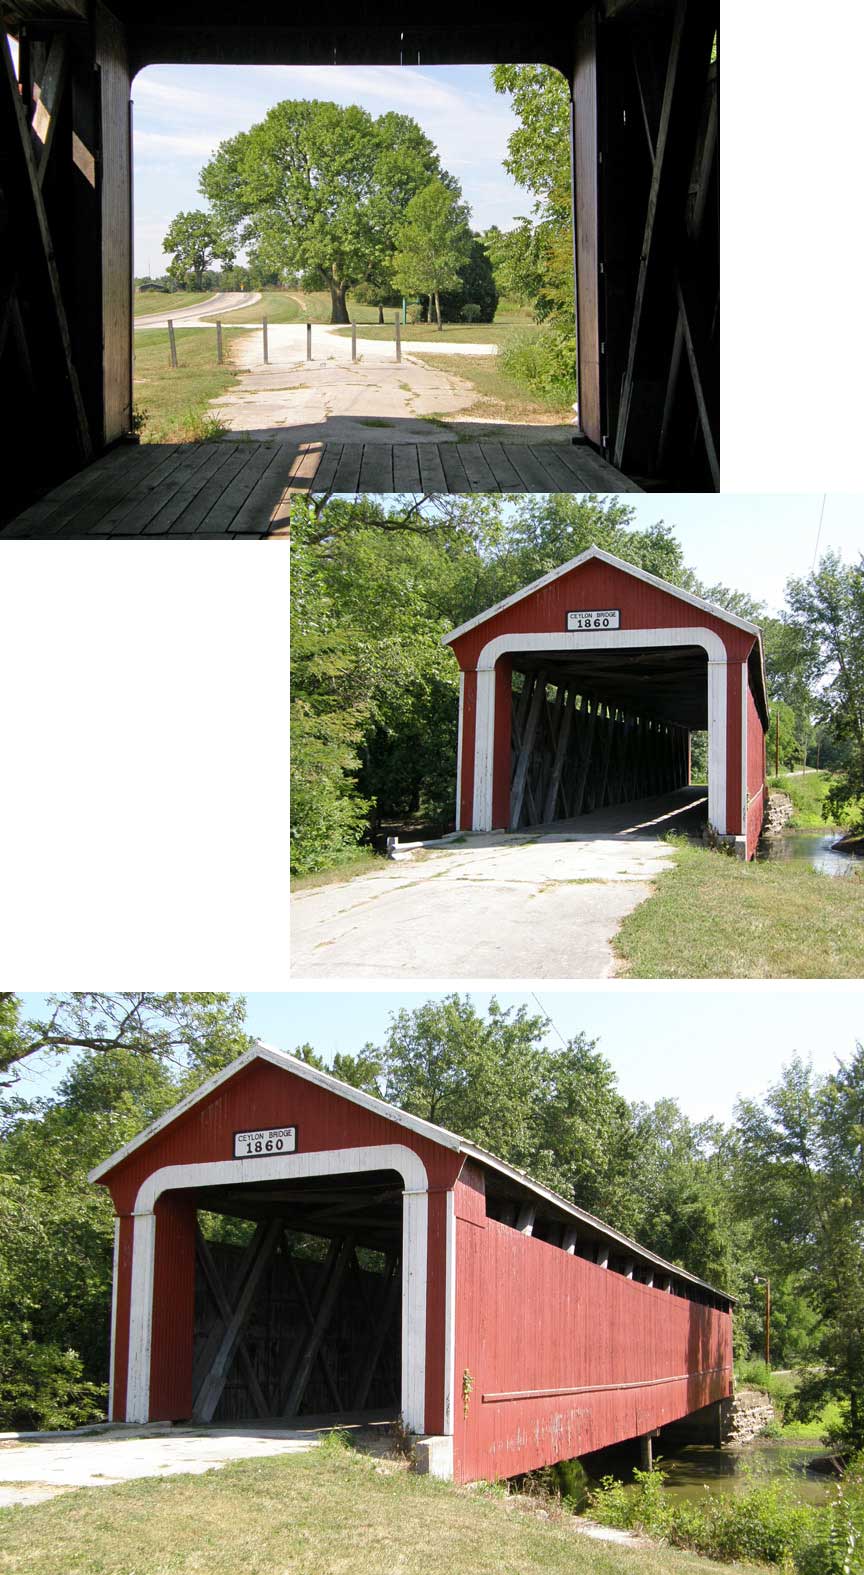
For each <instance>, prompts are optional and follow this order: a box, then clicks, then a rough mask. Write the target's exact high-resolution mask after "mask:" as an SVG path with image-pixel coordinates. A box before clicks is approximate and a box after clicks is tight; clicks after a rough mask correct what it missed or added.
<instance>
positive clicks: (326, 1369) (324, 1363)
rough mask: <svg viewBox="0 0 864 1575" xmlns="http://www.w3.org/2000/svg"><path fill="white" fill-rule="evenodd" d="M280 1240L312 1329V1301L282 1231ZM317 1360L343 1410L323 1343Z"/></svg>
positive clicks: (298, 1295) (308, 1325)
mask: <svg viewBox="0 0 864 1575" xmlns="http://www.w3.org/2000/svg"><path fill="white" fill-rule="evenodd" d="M282 1241H283V1247H282V1255H283V1257H284V1259H285V1261H286V1262H287V1264H288V1268H289V1270H290V1273H291V1276H292V1278H293V1280H294V1285H295V1288H296V1291H297V1298H298V1300H299V1302H300V1306H301V1307H302V1309H303V1316H304V1318H305V1319H306V1327H307V1329H309V1330H311V1329H314V1327H315V1313H314V1312H313V1310H312V1303H311V1302H310V1300H309V1296H308V1294H307V1291H306V1287H305V1285H304V1284H303V1276H302V1274H301V1273H300V1270H299V1269H298V1267H297V1259H296V1258H295V1256H294V1253H293V1252H292V1251H291V1248H290V1245H289V1243H288V1240H287V1237H286V1236H285V1234H284V1232H283V1237H282ZM318 1360H319V1363H320V1365H321V1368H322V1370H323V1373H324V1378H325V1381H326V1384H327V1388H328V1389H329V1390H330V1398H331V1400H332V1401H333V1404H334V1405H335V1407H336V1410H337V1411H341V1410H343V1405H342V1396H341V1394H340V1392H339V1386H338V1384H337V1382H336V1374H335V1373H334V1371H333V1364H332V1362H331V1361H330V1358H329V1356H328V1355H327V1352H326V1351H325V1349H324V1347H323V1345H322V1346H319V1348H318Z"/></svg>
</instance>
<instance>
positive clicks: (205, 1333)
mask: <svg viewBox="0 0 864 1575" xmlns="http://www.w3.org/2000/svg"><path fill="white" fill-rule="evenodd" d="M91 1180H93V1181H99V1182H101V1183H102V1184H104V1185H105V1186H107V1187H108V1188H109V1190H110V1192H111V1196H112V1198H113V1201H114V1207H115V1210H116V1215H117V1223H116V1234H115V1259H114V1298H113V1323H112V1341H111V1353H112V1354H111V1383H110V1395H111V1402H110V1406H111V1415H112V1416H113V1418H114V1419H115V1420H126V1421H129V1422H147V1421H157V1420H180V1419H186V1418H190V1417H194V1418H197V1419H198V1420H199V1421H201V1422H205V1423H206V1422H215V1423H220V1424H225V1423H227V1422H231V1421H236V1420H239V1419H246V1420H247V1421H248V1420H249V1419H255V1418H258V1419H262V1420H263V1419H264V1418H268V1419H270V1421H271V1425H272V1419H273V1418H281V1419H291V1420H292V1421H293V1420H294V1419H296V1418H306V1419H310V1418H312V1417H316V1418H318V1417H322V1416H324V1415H326V1416H327V1417H328V1419H329V1420H339V1419H343V1420H346V1419H349V1418H353V1419H357V1418H361V1417H365V1418H368V1417H371V1416H377V1417H379V1418H394V1417H396V1416H399V1415H401V1416H402V1418H403V1419H404V1422H405V1424H406V1426H407V1427H408V1428H409V1429H410V1430H411V1431H412V1432H413V1433H415V1434H417V1435H418V1436H419V1437H420V1438H422V1439H424V1440H426V1442H425V1444H424V1446H423V1447H422V1448H421V1450H420V1454H421V1457H422V1456H424V1455H425V1457H426V1459H427V1461H428V1465H429V1468H430V1469H431V1470H433V1471H434V1472H435V1473H436V1474H438V1475H441V1476H446V1477H451V1476H452V1477H454V1478H456V1479H457V1480H458V1481H470V1480H473V1479H477V1478H501V1477H507V1476H513V1475H515V1474H517V1473H520V1472H523V1471H529V1470H531V1469H533V1468H535V1467H538V1466H541V1465H544V1464H548V1463H551V1462H553V1461H556V1460H560V1459H565V1458H570V1457H572V1456H577V1455H583V1454H586V1453H589V1452H590V1451H592V1450H595V1449H599V1448H602V1447H605V1446H606V1445H609V1444H613V1443H616V1442H620V1441H623V1440H625V1439H630V1438H636V1437H643V1438H644V1437H645V1436H646V1435H648V1436H650V1435H651V1434H652V1433H653V1432H654V1431H655V1430H656V1429H658V1428H660V1427H661V1426H663V1425H664V1424H666V1423H669V1422H673V1421H676V1420H679V1419H681V1418H683V1417H685V1416H687V1415H688V1414H689V1413H691V1412H693V1411H695V1410H697V1409H699V1408H701V1407H704V1406H708V1405H711V1404H713V1403H714V1402H718V1401H720V1400H722V1399H724V1398H725V1397H726V1396H728V1395H729V1394H730V1392H731V1383H732V1318H731V1306H732V1302H731V1298H730V1297H728V1296H726V1295H724V1294H723V1293H722V1292H719V1291H716V1290H714V1289H712V1288H711V1287H710V1286H708V1285H706V1284H704V1283H703V1282H702V1281H700V1280H698V1279H697V1278H696V1277H695V1276H694V1275H692V1274H689V1273H687V1271H686V1270H684V1269H681V1268H678V1267H676V1266H675V1265H674V1264H670V1263H666V1262H664V1260H663V1259H661V1258H659V1257H657V1256H656V1254H654V1253H652V1252H649V1251H648V1250H647V1249H646V1248H644V1247H641V1246H639V1245H638V1243H636V1242H633V1241H630V1240H628V1239H627V1238H626V1237H625V1236H622V1235H621V1234H620V1233H619V1232H617V1231H615V1230H612V1229H611V1228H610V1227H609V1226H607V1225H604V1224H603V1223H602V1221H600V1220H598V1219H595V1218H594V1217H593V1216H592V1215H590V1214H587V1213H585V1212H584V1211H583V1210H581V1209H579V1208H577V1207H576V1206H575V1205H574V1204H572V1203H568V1202H567V1201H566V1200H565V1199H564V1198H562V1197H559V1196H558V1195H557V1194H556V1193H554V1192H552V1191H550V1190H549V1189H548V1188H546V1187H543V1186H539V1185H538V1184H537V1183H536V1182H534V1181H532V1180H531V1179H530V1177H528V1176H526V1175H525V1174H524V1173H523V1172H521V1171H519V1170H516V1169H514V1168H513V1167H512V1166H511V1165H507V1164H504V1163H503V1162H502V1161H501V1160H499V1159H496V1158H495V1157H494V1156H493V1155H491V1154H487V1153H486V1152H485V1151H484V1150H483V1149H480V1148H478V1147H477V1146H476V1145H475V1144H473V1143H470V1142H467V1141H466V1140H465V1139H463V1138H460V1137H457V1136H456V1135H455V1134H454V1133H452V1132H448V1131H446V1130H445V1129H444V1128H442V1127H437V1126H433V1125H432V1124H431V1123H429V1122H427V1121H422V1120H419V1119H418V1118H417V1117H414V1116H410V1115H406V1114H405V1113H404V1112H403V1111H401V1110H398V1109H396V1108H395V1107H393V1106H391V1105H388V1104H385V1103H384V1102H383V1101H381V1100H379V1099H376V1098H373V1097H371V1096H370V1095H368V1094H366V1093H362V1092H360V1091H358V1090H357V1089H355V1088H352V1087H349V1086H348V1085H347V1084H345V1083H341V1082H339V1081H337V1079H335V1078H333V1077H330V1076H328V1075H327V1074H325V1073H322V1072H319V1071H317V1070H315V1069H314V1068H312V1067H309V1066H307V1065H306V1064H305V1063H304V1062H301V1061H298V1060H295V1059H294V1058H293V1057H291V1056H288V1055H284V1054H282V1053H281V1052H279V1051H276V1050H271V1049H269V1048H267V1047H265V1046H263V1045H258V1046H256V1047H255V1048H254V1049H252V1050H250V1051H249V1052H248V1053H247V1054H246V1055H244V1056H242V1057H241V1058H240V1059H239V1060H237V1061H235V1062H233V1063H232V1064H231V1065H230V1066H229V1067H227V1068H226V1069H225V1070H224V1071H222V1072H220V1073H218V1074H217V1075H216V1076H215V1077H212V1078H211V1079H210V1080H209V1081H208V1082H207V1083H205V1084H204V1085H203V1087H201V1088H200V1089H198V1090H197V1092H196V1093H194V1094H192V1095H190V1096H189V1097H188V1098H187V1099H185V1100H184V1101H183V1102H182V1103H181V1104H179V1105H177V1106H176V1107H175V1108H174V1109H173V1110H171V1111H169V1112H168V1113H167V1114H166V1115H164V1116H162V1117H161V1118H160V1119H159V1120H158V1121H156V1122H154V1123H153V1125H152V1126H150V1127H148V1128H147V1130H146V1131H145V1132H142V1133H141V1134H140V1136H139V1137H137V1138H135V1139H133V1141H132V1142H131V1143H128V1144H127V1145H126V1147H125V1148H123V1149H121V1150H120V1151H119V1152H118V1153H116V1154H114V1155H112V1156H111V1158H110V1159H107V1160H106V1161H105V1162H104V1164H102V1165H99V1166H98V1167H97V1168H96V1169H95V1170H94V1171H93V1172H92V1174H91ZM202 1211H207V1214H208V1215H213V1214H218V1215H222V1216H227V1217H229V1218H230V1219H231V1220H232V1222H233V1223H232V1227H231V1233H230V1234H231V1238H232V1239H231V1241H224V1240H220V1241H216V1240H214V1239H213V1237H214V1233H213V1232H212V1230H211V1231H209V1232H208V1230H207V1228H206V1220H205V1221H204V1224H205V1229H203V1230H202V1220H201V1212H202ZM225 1234H226V1233H225V1232H222V1235H223V1236H224V1235H225Z"/></svg>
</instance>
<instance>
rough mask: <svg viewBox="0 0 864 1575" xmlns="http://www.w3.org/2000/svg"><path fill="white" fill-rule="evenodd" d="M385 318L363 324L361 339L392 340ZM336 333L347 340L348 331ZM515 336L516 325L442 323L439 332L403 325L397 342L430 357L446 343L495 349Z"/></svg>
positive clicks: (428, 325)
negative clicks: (422, 348)
mask: <svg viewBox="0 0 864 1575" xmlns="http://www.w3.org/2000/svg"><path fill="white" fill-rule="evenodd" d="M389 317H390V314H389V312H388V321H387V322H386V323H384V324H379V323H371V324H368V325H367V324H363V325H362V328H363V338H364V339H386V340H388V341H389V340H391V339H393V338H394V335H395V330H394V327H393V323H392V322H391V321H390V320H389ZM358 322H359V319H358ZM336 332H337V334H339V336H340V337H341V338H346V339H348V338H350V337H351V329H350V328H337V330H336ZM518 332H520V329H519V325H518V324H517V323H506V322H505V323H499V322H495V323H444V325H443V327H442V328H441V330H440V332H439V330H438V328H437V327H436V325H435V324H434V323H403V324H402V329H401V338H402V341H403V343H405V344H426V345H428V346H429V350H430V354H434V350H435V345H436V344H442V343H444V344H446V343H447V341H448V340H451V341H452V342H453V343H454V344H463V345H499V344H502V343H503V342H504V341H505V340H506V339H507V338H508V336H511V335H512V334H514V333H518Z"/></svg>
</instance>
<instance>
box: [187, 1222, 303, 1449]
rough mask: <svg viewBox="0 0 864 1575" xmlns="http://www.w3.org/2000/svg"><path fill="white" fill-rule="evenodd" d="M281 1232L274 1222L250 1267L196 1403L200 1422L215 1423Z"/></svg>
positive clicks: (195, 1411) (280, 1228) (195, 1407)
mask: <svg viewBox="0 0 864 1575" xmlns="http://www.w3.org/2000/svg"><path fill="white" fill-rule="evenodd" d="M281 1231H282V1223H281V1221H280V1220H271V1221H270V1224H269V1225H267V1226H266V1227H265V1229H264V1233H263V1235H262V1237H261V1241H260V1245H259V1248H258V1252H257V1255H256V1256H255V1258H254V1259H253V1261H252V1263H251V1265H250V1268H249V1273H248V1274H247V1276H246V1280H245V1283H244V1285H243V1288H242V1290H241V1291H240V1295H239V1296H238V1298H237V1301H236V1304H235V1306H234V1309H233V1311H232V1313H231V1317H230V1319H229V1321H228V1323H227V1324H226V1325H225V1327H224V1329H223V1332H222V1338H221V1339H220V1341H219V1346H218V1349H217V1351H216V1355H215V1357H214V1359H213V1364H212V1366H211V1368H210V1371H209V1372H208V1373H207V1376H206V1377H205V1379H204V1381H203V1383H202V1385H201V1388H200V1389H199V1391H198V1394H197V1395H196V1396H195V1399H194V1401H193V1407H192V1409H193V1414H194V1415H195V1416H196V1417H197V1419H198V1420H199V1421H201V1422H212V1420H213V1415H214V1412H215V1410H216V1407H217V1406H218V1404H219V1401H220V1399H221V1396H222V1390H223V1389H224V1388H225V1381H226V1379H227V1377H228V1369H229V1368H230V1366H231V1363H232V1361H233V1359H234V1353H235V1351H236V1349H237V1344H238V1341H239V1340H240V1337H241V1335H242V1333H243V1328H244V1325H245V1323H246V1320H247V1318H248V1317H249V1314H250V1312H251V1310H252V1303H253V1302H254V1300H255V1297H256V1295H257V1293H258V1289H259V1287H260V1284H261V1280H262V1278H263V1276H264V1272H265V1270H266V1269H268V1268H269V1267H270V1263H271V1261H272V1258H273V1255H274V1253H275V1251H276V1248H277V1246H278V1244H279V1237H280V1234H281Z"/></svg>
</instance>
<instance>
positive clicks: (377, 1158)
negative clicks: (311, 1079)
mask: <svg viewBox="0 0 864 1575" xmlns="http://www.w3.org/2000/svg"><path fill="white" fill-rule="evenodd" d="M369 1170H395V1171H397V1172H398V1174H399V1175H400V1176H401V1177H402V1182H403V1188H404V1190H403V1194H402V1416H403V1420H404V1422H405V1426H406V1427H407V1428H408V1429H409V1431H411V1432H414V1433H423V1432H424V1431H425V1426H424V1418H425V1408H426V1279H427V1241H428V1220H429V1178H428V1175H427V1171H426V1166H425V1165H424V1163H423V1161H422V1159H421V1158H420V1156H419V1154H417V1153H416V1152H415V1151H414V1149H412V1148H408V1147H407V1146H406V1145H405V1144H403V1143H382V1144H379V1145H375V1146H370V1147H367V1148H339V1149H322V1150H320V1151H318V1152H317V1153H316V1152H310V1153H306V1154H277V1155H273V1156H272V1157H271V1158H267V1159H254V1160H243V1159H239V1160H237V1159H228V1160H213V1161H206V1162H204V1163H200V1164H189V1165H165V1166H163V1167H162V1169H161V1170H154V1171H153V1173H152V1175H150V1176H148V1177H147V1179H146V1180H145V1181H143V1182H142V1184H141V1186H140V1187H139V1189H138V1193H137V1196H136V1198H135V1203H134V1207H133V1210H132V1217H133V1221H134V1224H133V1237H132V1283H131V1292H130V1310H129V1365H128V1371H127V1378H126V1421H127V1422H148V1421H149V1420H150V1359H151V1352H152V1337H153V1297H154V1292H155V1263H156V1215H155V1208H156V1204H157V1202H158V1200H159V1198H160V1197H161V1196H162V1194H163V1193H165V1192H173V1191H176V1190H179V1189H185V1188H190V1187H219V1186H226V1185H228V1184H234V1185H236V1184H237V1183H240V1184H241V1185H242V1183H243V1182H252V1181H296V1180H299V1179H302V1178H305V1177H307V1176H338V1175H345V1174H346V1173H349V1172H352V1171H369ZM112 1344H113V1338H112Z"/></svg>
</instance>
